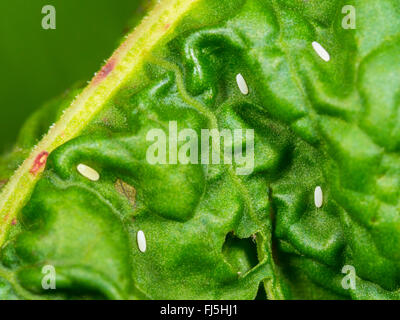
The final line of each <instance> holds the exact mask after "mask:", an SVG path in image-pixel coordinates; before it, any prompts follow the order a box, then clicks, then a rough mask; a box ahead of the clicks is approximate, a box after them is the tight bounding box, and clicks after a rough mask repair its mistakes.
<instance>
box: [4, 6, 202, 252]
mask: <svg viewBox="0 0 400 320" xmlns="http://www.w3.org/2000/svg"><path fill="white" fill-rule="evenodd" d="M198 1H199V0H163V1H161V2H160V3H159V4H158V5H157V6H156V7H155V8H154V9H153V10H152V11H151V12H150V13H149V14H148V16H147V17H146V18H144V19H143V21H142V23H141V24H140V25H139V26H138V27H137V28H135V29H134V30H133V31H132V32H131V33H130V34H129V35H128V36H127V39H126V40H125V41H124V42H123V43H122V44H121V45H120V47H119V48H118V49H117V50H116V51H115V52H114V53H113V55H112V56H111V57H110V58H109V60H108V62H110V61H113V62H114V63H115V66H114V68H113V70H112V71H111V72H110V73H109V74H108V75H107V76H106V77H105V78H104V79H99V76H98V75H97V76H94V77H93V79H92V80H91V82H90V83H89V84H88V86H87V87H86V88H85V89H84V90H83V92H82V93H81V94H80V95H79V96H77V97H76V99H75V100H74V101H73V102H72V103H71V105H70V106H69V108H68V109H67V110H66V112H65V113H64V114H63V116H62V117H61V118H60V119H59V120H58V121H57V123H56V124H55V125H54V126H53V127H51V128H50V130H49V132H48V133H47V135H46V136H44V137H43V139H42V140H41V141H40V142H39V143H38V145H37V146H35V147H34V148H33V150H32V152H31V154H30V156H29V157H28V158H27V159H26V160H25V161H24V162H23V164H22V165H21V166H20V167H19V168H18V169H17V171H16V172H15V173H14V174H13V176H12V177H11V179H10V180H9V182H8V183H7V185H6V186H5V187H4V188H3V189H2V191H1V193H0V247H1V246H2V245H3V243H4V241H5V239H6V236H7V233H8V230H9V228H10V225H11V222H12V221H13V219H15V217H16V215H17V213H18V212H19V211H20V210H21V209H22V207H23V206H24V204H25V203H26V201H27V199H28V198H29V196H30V194H31V192H32V190H33V188H34V186H35V184H36V182H37V181H38V180H39V179H40V176H41V174H40V173H39V174H37V175H33V174H31V173H30V172H29V171H30V169H31V167H32V165H33V163H34V160H35V158H36V157H37V156H38V155H39V154H40V153H41V152H42V151H47V152H48V153H50V152H52V151H53V150H54V149H56V148H57V147H58V146H60V145H62V144H64V143H66V142H67V141H69V140H71V139H73V138H74V137H76V136H77V135H79V133H80V132H81V131H82V130H83V129H84V128H85V127H86V125H87V124H88V123H89V122H90V121H91V119H92V118H93V117H94V115H95V114H96V113H97V112H98V111H100V110H101V109H102V108H103V106H104V105H105V104H106V102H107V101H108V100H109V99H110V98H111V97H112V95H113V93H115V92H116V91H117V90H118V89H119V88H120V87H121V86H123V85H124V83H125V82H126V81H128V80H129V79H131V76H132V75H133V74H134V73H135V71H139V70H140V68H141V66H142V64H143V62H144V59H145V58H146V54H147V53H148V52H150V51H151V50H152V49H153V48H154V47H155V46H156V45H157V44H158V43H159V42H160V41H161V40H162V39H164V38H165V37H167V36H168V34H170V33H171V32H173V30H174V28H175V27H176V25H177V24H178V22H179V20H180V18H181V17H182V16H184V15H185V13H186V12H188V11H189V10H190V9H191V8H192V7H193V5H194V4H195V3H197V2H198ZM166 25H168V28H166Z"/></svg>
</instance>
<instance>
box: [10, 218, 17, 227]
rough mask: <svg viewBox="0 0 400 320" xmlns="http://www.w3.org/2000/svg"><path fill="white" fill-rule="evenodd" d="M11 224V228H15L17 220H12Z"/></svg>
mask: <svg viewBox="0 0 400 320" xmlns="http://www.w3.org/2000/svg"><path fill="white" fill-rule="evenodd" d="M11 224H12V225H13V226H15V225H16V224H17V219H15V218H14V219H13V220H12V222H11Z"/></svg>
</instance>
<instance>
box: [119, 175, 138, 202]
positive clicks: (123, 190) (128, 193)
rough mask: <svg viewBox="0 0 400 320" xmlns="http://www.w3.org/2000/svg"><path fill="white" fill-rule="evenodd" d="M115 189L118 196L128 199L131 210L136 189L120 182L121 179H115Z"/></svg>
mask: <svg viewBox="0 0 400 320" xmlns="http://www.w3.org/2000/svg"><path fill="white" fill-rule="evenodd" d="M115 189H116V190H117V191H118V193H119V194H121V195H123V196H124V197H125V198H127V199H128V201H129V203H130V204H131V206H132V208H134V207H135V200H136V189H135V188H134V187H133V186H131V185H130V184H128V183H126V182H124V181H122V180H121V179H117V181H115Z"/></svg>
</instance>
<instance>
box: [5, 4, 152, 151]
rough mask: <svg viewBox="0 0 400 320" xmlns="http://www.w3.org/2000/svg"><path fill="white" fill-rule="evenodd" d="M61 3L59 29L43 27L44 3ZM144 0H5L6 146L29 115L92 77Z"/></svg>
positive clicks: (143, 9) (55, 5)
mask: <svg viewBox="0 0 400 320" xmlns="http://www.w3.org/2000/svg"><path fill="white" fill-rule="evenodd" d="M47 4H50V5H53V6H54V7H55V9H56V23H57V24H56V30H51V29H49V30H44V29H42V18H43V17H44V16H45V15H44V14H42V13H41V11H42V7H43V6H45V5H47ZM147 6H148V4H147V1H143V0H117V1H113V0H0V13H1V19H0V39H1V41H0V64H1V75H2V76H1V77H0V97H1V99H0V152H3V151H6V150H7V149H9V148H11V146H12V144H13V142H14V141H15V139H16V136H17V133H18V130H19V128H20V127H21V125H22V124H23V122H24V121H25V120H26V118H27V117H28V116H29V115H30V114H31V113H32V112H33V111H34V110H35V109H37V108H38V107H40V105H41V104H43V103H44V102H46V101H47V100H49V99H51V98H53V97H54V96H57V95H59V94H60V93H62V92H63V91H64V90H66V89H68V87H70V86H71V85H73V84H74V83H76V82H77V81H79V80H84V81H87V80H89V79H90V78H91V77H92V76H93V74H94V72H96V71H97V70H98V69H99V68H100V66H101V65H102V63H103V61H104V60H105V59H107V58H108V57H109V56H110V55H111V53H112V52H113V50H114V49H115V47H116V45H117V43H118V41H119V40H120V38H121V37H122V35H123V34H124V32H127V31H128V30H129V26H130V25H132V24H134V23H135V20H137V19H139V17H140V16H141V15H142V14H143V13H144V12H145V10H146V7H147Z"/></svg>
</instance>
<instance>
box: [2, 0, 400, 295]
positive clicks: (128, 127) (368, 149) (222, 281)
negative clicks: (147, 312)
mask: <svg viewBox="0 0 400 320" xmlns="http://www.w3.org/2000/svg"><path fill="white" fill-rule="evenodd" d="M344 5H345V3H344V1H339V0H337V1H318V2H317V1H307V2H304V1H300V0H298V1H283V0H280V1H278V0H270V1H266V0H265V1H261V0H260V1H257V0H248V1H244V0H243V1H218V2H216V1H211V0H209V1H208V0H203V1H200V0H199V1H184V0H170V1H163V2H161V4H159V5H158V6H156V7H155V8H154V10H153V11H152V12H151V13H150V14H149V16H148V17H147V18H146V19H145V20H144V21H143V22H142V24H141V25H140V26H139V27H137V28H136V30H135V31H134V32H133V33H132V34H131V35H130V36H128V38H127V40H126V41H125V42H124V43H123V44H122V45H121V46H120V48H119V49H118V50H117V51H116V52H115V54H114V55H113V56H112V57H111V58H110V59H109V60H108V62H107V64H106V65H105V66H104V67H103V68H102V70H101V71H100V72H99V73H98V74H97V75H96V76H95V78H94V79H93V80H92V82H91V83H90V84H89V86H88V87H87V88H86V89H84V90H83V91H82V93H80V95H79V96H78V98H77V99H76V100H74V101H73V102H72V103H71V105H70V106H69V107H68V109H66V111H65V113H64V114H63V115H62V116H61V117H60V119H59V120H58V121H57V122H56V124H55V126H54V127H53V128H52V129H51V130H50V131H49V133H48V134H47V135H46V136H45V137H44V138H43V139H42V140H41V141H40V142H39V143H38V145H37V148H36V149H34V151H33V153H32V154H31V155H30V156H29V157H28V158H27V160H25V162H24V164H22V166H21V167H20V168H19V169H18V170H17V171H16V173H15V174H14V175H13V177H12V178H11V179H10V181H9V183H8V184H7V185H6V186H5V187H4V188H3V190H2V194H1V197H0V208H1V209H0V219H1V221H3V222H1V223H0V240H1V242H0V243H2V249H1V261H2V265H3V267H2V268H1V269H0V278H2V279H3V280H1V282H0V285H2V287H0V288H3V289H1V291H0V293H1V294H2V295H3V296H5V298H10V299H11V298H15V297H19V298H32V297H36V296H40V297H43V298H54V299H59V298H70V299H76V298H110V299H142V298H149V299H254V298H255V297H256V296H257V293H258V290H259V286H260V283H262V284H264V287H265V292H266V296H267V298H269V299H339V298H340V299H348V298H354V299H397V298H399V293H398V288H399V282H400V278H399V276H398V275H399V274H400V272H399V271H400V269H399V267H400V265H399V259H400V254H399V252H400V248H399V246H400V241H399V240H400V232H399V230H400V228H399V203H398V199H399V178H400V158H399V137H398V129H397V122H398V121H397V117H398V116H397V113H398V112H397V109H398V105H399V103H398V101H399V99H398V97H399V92H400V91H399V83H400V82H399V81H398V80H399V79H398V77H399V76H398V75H399V74H400V73H399V72H396V70H397V69H396V68H397V66H398V65H400V64H399V63H398V62H399V61H398V60H399V57H398V55H397V54H396V52H399V49H400V41H399V31H400V29H399V27H398V26H399V18H398V17H400V15H399V13H400V6H399V5H398V4H397V3H396V2H395V1H394V0H385V1H380V2H379V3H377V2H376V1H369V0H368V1H363V3H357V4H356V5H355V8H356V10H357V28H356V29H355V30H351V29H343V28H342V19H343V17H344V16H343V14H342V13H341V10H342V7H343V6H344ZM377 11H378V12H386V13H387V15H386V16H381V15H377V14H376V12H377ZM371 23H374V24H375V27H374V37H371V36H370V31H371V29H370V28H371ZM315 41H316V42H318V43H320V44H321V45H322V46H323V47H324V48H325V49H326V50H327V51H328V52H329V54H330V60H329V61H324V60H323V59H321V57H320V56H319V55H318V53H317V52H316V51H315V50H314V49H313V45H312V44H313V42H315ZM238 74H241V75H242V76H243V78H244V79H245V81H246V83H247V86H248V89H249V92H248V94H242V93H241V91H240V90H239V88H238V85H237V83H236V79H237V75H238ZM57 105H58V106H60V107H59V109H58V110H62V109H64V107H61V105H62V104H57ZM50 108H51V109H52V107H50ZM43 112H44V111H43ZM44 113H46V112H44ZM45 122H46V120H45V119H44V118H43V119H42V120H39V117H37V119H36V120H33V121H32V123H31V124H29V125H27V127H26V129H25V130H26V132H27V134H26V135H25V138H21V139H22V140H21V141H28V142H26V145H30V144H31V143H32V138H31V137H36V136H38V135H39V134H38V132H41V129H38V128H41V123H45ZM171 124H174V125H176V126H177V128H178V131H179V130H182V129H188V128H190V129H192V130H193V131H194V132H195V133H196V134H197V136H198V137H200V136H201V131H202V129H219V130H223V129H226V130H230V132H232V131H233V130H238V129H241V130H246V129H253V130H254V168H252V170H251V172H250V173H248V174H246V175H240V174H239V173H238V169H239V168H240V162H239V161H237V159H236V158H235V160H234V161H233V164H229V163H222V164H211V165H207V164H204V163H203V164H199V163H201V160H202V158H201V156H202V155H201V154H198V155H196V157H195V160H196V161H195V162H197V163H191V164H183V163H180V162H178V163H169V164H152V163H151V162H149V160H148V157H147V153H148V151H149V150H151V148H152V147H154V146H153V142H152V141H149V139H148V133H149V132H150V131H151V130H154V129H158V130H159V131H163V132H165V133H166V141H169V142H168V146H167V149H166V150H167V151H166V159H171V157H173V155H174V153H173V148H172V146H173V143H172V142H170V140H169V139H172V140H174V139H176V138H174V134H173V132H171ZM29 130H32V132H34V133H32V134H31V133H29V132H30V131H29ZM25 139H26V140H25ZM246 139H248V140H249V141H250V140H251V139H250V138H248V137H246ZM172 140H171V141H172ZM248 140H246V143H247V142H248ZM184 142H185V141H179V143H178V147H182V146H183V145H184ZM24 143H25V142H24ZM224 143H226V141H224ZM199 144H200V142H199V141H197V144H196V145H199ZM243 144H244V143H242V144H237V142H236V141H233V142H232V143H231V144H228V146H227V147H228V148H230V149H234V150H237V149H238V147H239V146H240V147H243ZM225 147H226V146H225ZM43 152H45V153H43ZM159 152H160V151H159ZM47 154H49V156H48V158H47ZM161 155H162V154H161ZM246 155H247V150H246ZM158 156H160V153H159V154H158ZM220 156H221V155H220ZM43 157H44V158H43ZM45 160H47V161H45ZM220 160H222V157H221V158H220ZM45 163H46V165H44V164H45ZM81 164H84V165H86V166H88V167H90V168H92V169H93V170H95V173H90V172H87V173H85V172H82V171H80V172H79V170H78V166H79V165H81ZM32 166H33V167H32ZM44 167H45V168H44ZM82 173H83V174H82ZM97 175H98V177H97ZM5 176H7V175H6V174H5ZM88 178H89V179H88ZM317 186H320V187H321V189H322V191H323V203H322V206H321V207H316V205H315V203H314V190H315V188H316V187H317ZM15 218H17V220H15ZM139 231H142V232H144V234H145V238H146V250H144V249H143V246H142V244H141V245H140V246H139V244H138V241H140V240H138V239H137V234H138V232H139ZM47 265H50V266H54V268H55V270H56V273H57V288H56V289H55V290H45V289H43V287H42V280H43V276H44V274H43V273H42V270H43V269H42V268H43V267H44V266H47ZM346 265H348V266H352V267H354V269H355V273H356V276H355V288H350V289H346V287H345V286H343V279H344V277H345V274H343V273H342V268H343V267H344V266H346Z"/></svg>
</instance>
